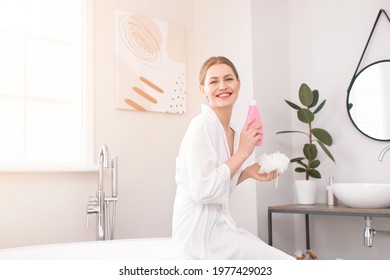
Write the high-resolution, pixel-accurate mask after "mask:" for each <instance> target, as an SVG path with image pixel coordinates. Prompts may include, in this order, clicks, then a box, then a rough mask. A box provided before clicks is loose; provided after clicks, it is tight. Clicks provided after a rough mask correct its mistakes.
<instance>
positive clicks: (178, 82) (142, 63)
mask: <svg viewBox="0 0 390 280" xmlns="http://www.w3.org/2000/svg"><path fill="white" fill-rule="evenodd" d="M185 59H186V54H185V30H184V28H183V27H182V26H180V25H178V24H175V23H172V22H168V21H162V20H158V19H154V18H151V17H148V16H144V15H140V14H134V13H129V12H124V11H121V10H116V11H115V62H116V107H117V108H118V109H126V110H137V111H149V112H162V113H172V114H184V113H185V112H186V107H187V98H186V82H185V81H186V80H185V78H186V77H185Z"/></svg>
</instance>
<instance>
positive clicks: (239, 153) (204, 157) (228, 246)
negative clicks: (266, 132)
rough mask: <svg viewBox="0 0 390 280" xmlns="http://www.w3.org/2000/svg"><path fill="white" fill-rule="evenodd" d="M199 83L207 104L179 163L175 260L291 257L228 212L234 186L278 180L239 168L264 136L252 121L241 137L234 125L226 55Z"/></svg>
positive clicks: (234, 80)
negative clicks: (241, 224) (255, 181)
mask: <svg viewBox="0 0 390 280" xmlns="http://www.w3.org/2000/svg"><path fill="white" fill-rule="evenodd" d="M199 82H200V85H199V89H200V91H201V93H202V94H204V95H205V96H206V97H207V99H208V105H202V112H201V114H199V115H198V116H196V117H195V118H194V119H193V120H192V121H191V123H190V125H189V127H188V130H187V132H186V134H185V136H184V138H183V141H182V144H181V147H180V151H179V155H178V157H177V159H176V183H177V192H176V198H175V205H174V212H173V224H172V230H173V236H172V238H173V242H174V245H175V250H176V254H177V257H178V258H182V259H293V258H292V257H290V256H289V255H287V254H285V253H284V252H281V251H279V250H277V249H275V248H273V247H271V246H269V245H267V244H266V243H265V242H264V241H262V240H261V239H259V238H258V237H256V236H255V235H253V234H251V233H249V232H248V231H246V230H244V229H242V228H240V227H238V226H237V225H236V224H235V222H234V220H233V219H232V217H231V215H230V213H229V210H228V204H229V197H230V193H231V192H232V190H233V189H234V188H235V186H236V185H238V184H240V183H241V182H243V181H244V180H246V179H248V178H252V179H255V180H258V181H269V180H273V179H275V178H276V176H277V173H276V171H273V172H270V173H262V174H260V173H259V169H260V166H259V165H258V164H257V163H255V164H253V165H250V166H249V167H247V168H245V169H244V170H241V167H242V165H243V163H244V162H245V161H246V159H247V158H248V157H249V156H250V155H251V154H252V152H253V150H254V148H255V144H256V142H257V141H258V140H259V139H260V138H261V137H262V135H261V133H260V128H259V127H254V128H248V127H249V125H250V124H251V122H252V121H253V120H248V122H247V123H245V125H244V127H243V129H242V131H241V133H240V134H239V135H238V134H237V132H236V130H235V129H234V128H233V127H232V126H231V124H230V119H231V115H232V110H233V106H234V103H235V102H236V100H237V97H238V92H239V90H240V79H239V76H238V73H237V70H236V68H235V66H234V65H233V63H232V62H231V61H230V60H229V59H227V58H225V57H210V58H209V59H208V60H206V61H205V62H204V63H203V65H202V68H201V71H200V76H199ZM244 204H245V201H243V205H244Z"/></svg>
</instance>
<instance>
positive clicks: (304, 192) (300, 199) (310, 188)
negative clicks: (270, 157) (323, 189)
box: [295, 180, 317, 205]
mask: <svg viewBox="0 0 390 280" xmlns="http://www.w3.org/2000/svg"><path fill="white" fill-rule="evenodd" d="M316 191H317V185H316V182H314V181H311V180H295V193H296V196H297V203H298V204H307V205H309V204H315V203H316Z"/></svg>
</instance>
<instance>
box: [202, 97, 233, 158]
mask: <svg viewBox="0 0 390 280" xmlns="http://www.w3.org/2000/svg"><path fill="white" fill-rule="evenodd" d="M202 113H209V114H211V115H213V116H214V117H215V118H216V120H217V121H218V124H219V126H220V128H221V130H222V132H223V135H224V140H225V141H224V143H225V149H226V153H227V155H228V158H230V157H231V155H230V149H229V144H228V141H227V137H226V133H225V129H224V128H223V125H222V123H221V121H220V120H219V118H218V116H217V114H216V113H215V111H214V110H213V109H212V108H211V107H210V106H209V105H207V104H202ZM229 125H230V127H231V128H232V129H233V131H234V143H233V152H234V151H236V149H237V147H238V141H237V140H238V139H236V138H237V137H236V135H237V130H236V127H235V125H234V124H232V122H230V124H229Z"/></svg>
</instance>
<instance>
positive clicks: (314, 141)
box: [277, 83, 335, 204]
mask: <svg viewBox="0 0 390 280" xmlns="http://www.w3.org/2000/svg"><path fill="white" fill-rule="evenodd" d="M285 101H286V103H287V104H288V105H289V106H290V107H291V108H293V109H294V110H296V111H297V117H298V120H299V121H301V122H302V123H304V124H306V125H307V130H306V131H300V130H287V131H279V132H277V134H283V133H299V134H303V135H306V136H307V138H306V139H307V141H305V143H304V144H303V149H302V152H303V156H299V157H296V158H293V159H291V161H290V162H291V163H296V164H297V165H298V166H297V167H296V168H295V172H297V173H304V175H305V180H296V186H297V184H304V185H305V187H304V188H305V189H309V188H310V190H311V192H312V193H311V197H310V198H309V197H307V196H305V197H304V198H302V199H301V201H300V197H299V195H298V193H297V198H298V203H300V204H313V203H315V189H316V186H315V182H314V181H312V180H310V178H315V179H319V178H321V173H320V171H319V170H318V167H319V166H320V164H321V162H320V160H319V159H318V158H317V156H318V146H319V147H320V148H321V149H322V151H323V152H324V153H325V154H326V155H327V156H328V157H329V158H330V159H331V160H332V161H333V162H335V159H334V157H333V155H332V154H331V152H330V151H329V150H328V148H327V147H328V146H331V145H332V144H333V139H332V136H331V135H330V133H329V132H328V131H326V130H325V129H323V128H317V127H314V126H313V121H314V120H315V117H316V115H317V113H318V112H320V111H321V109H322V108H323V107H324V105H325V102H326V100H323V101H322V102H321V103H320V104H319V105H318V102H319V92H318V90H311V89H310V87H309V86H308V85H307V84H305V83H303V84H302V85H301V86H300V88H299V101H300V103H301V105H297V104H295V103H293V102H291V101H288V100H285ZM317 105H318V106H317ZM317 145H318V146H317ZM302 181H306V182H302ZM309 185H310V187H309ZM313 185H314V186H313ZM297 187H298V186H297ZM313 192H314V194H313ZM313 196H314V202H313Z"/></svg>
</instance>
